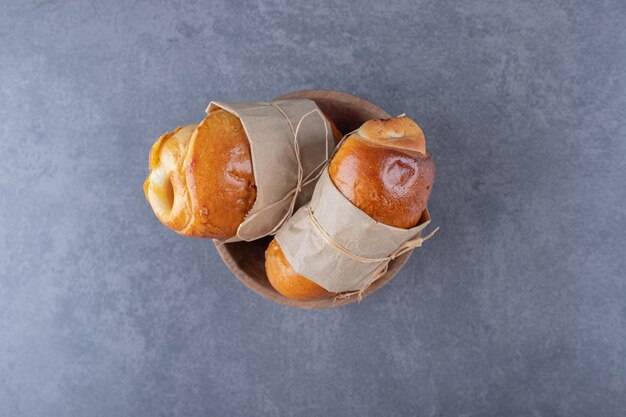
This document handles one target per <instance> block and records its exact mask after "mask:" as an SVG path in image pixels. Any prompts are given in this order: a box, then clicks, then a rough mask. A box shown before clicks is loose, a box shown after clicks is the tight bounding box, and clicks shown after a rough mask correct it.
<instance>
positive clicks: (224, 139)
mask: <svg viewBox="0 0 626 417" xmlns="http://www.w3.org/2000/svg"><path fill="white" fill-rule="evenodd" d="M185 166H186V178H187V185H188V188H189V190H190V196H191V201H192V206H193V216H192V217H193V219H194V221H193V222H191V223H190V224H189V226H188V227H187V228H186V229H185V230H184V234H186V235H188V236H198V237H210V238H213V239H220V240H223V239H228V238H231V237H233V236H234V235H235V234H236V233H237V228H238V227H239V225H240V224H241V222H243V220H244V219H245V217H246V215H247V214H248V212H249V211H250V209H252V206H253V205H254V202H255V201H256V184H255V181H254V172H253V170H252V156H251V153H250V143H249V142H248V138H247V136H246V133H245V131H244V129H243V126H242V124H241V121H240V120H239V118H238V117H237V116H235V115H233V114H231V113H229V112H227V111H225V110H221V109H220V110H216V111H212V112H211V113H210V114H209V115H208V116H207V117H206V118H205V119H204V120H203V121H202V122H201V123H200V124H199V125H198V128H197V129H196V131H195V132H194V135H193V137H192V138H191V143H190V144H189V152H188V154H187V157H186V159H185Z"/></svg>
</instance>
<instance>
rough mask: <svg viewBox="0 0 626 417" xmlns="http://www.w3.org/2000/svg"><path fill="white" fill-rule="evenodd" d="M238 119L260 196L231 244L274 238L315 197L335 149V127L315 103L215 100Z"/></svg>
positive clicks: (211, 106) (211, 107) (211, 108)
mask: <svg viewBox="0 0 626 417" xmlns="http://www.w3.org/2000/svg"><path fill="white" fill-rule="evenodd" d="M219 108H221V109H224V110H226V111H228V112H230V113H232V114H234V115H235V116H237V117H239V119H240V120H241V124H242V125H243V128H244V130H245V132H246V135H247V137H248V141H249V142H250V151H251V156H252V169H253V172H254V180H255V182H256V187H257V196H256V201H255V202H254V205H253V206H252V209H251V210H250V212H249V213H248V214H247V216H246V218H245V220H244V221H243V222H242V223H241V225H239V228H238V229H237V235H236V236H235V237H233V238H231V239H229V240H227V241H226V242H235V241H241V240H244V241H251V240H255V239H259V238H261V237H264V236H267V235H270V234H273V233H275V232H276V230H278V228H279V227H280V226H281V225H282V223H283V222H284V221H286V220H287V219H288V218H289V217H291V215H292V214H293V212H294V211H295V210H296V209H297V208H298V207H300V206H301V205H302V204H304V203H306V202H307V201H308V200H309V199H310V196H311V193H312V191H313V187H314V185H315V180H316V179H317V177H318V176H319V174H320V173H321V170H322V169H323V166H324V163H325V162H326V161H327V160H328V157H329V155H330V153H331V152H332V150H333V148H334V146H335V145H334V140H333V135H332V131H331V128H330V124H329V123H328V121H327V120H326V118H325V117H324V115H323V114H322V112H321V111H320V110H319V108H318V107H317V105H316V104H315V102H313V101H312V100H305V99H302V100H301V99H298V100H277V101H273V102H229V103H226V102H211V103H210V104H209V106H208V107H207V110H206V111H207V113H210V112H212V111H215V110H217V109H219Z"/></svg>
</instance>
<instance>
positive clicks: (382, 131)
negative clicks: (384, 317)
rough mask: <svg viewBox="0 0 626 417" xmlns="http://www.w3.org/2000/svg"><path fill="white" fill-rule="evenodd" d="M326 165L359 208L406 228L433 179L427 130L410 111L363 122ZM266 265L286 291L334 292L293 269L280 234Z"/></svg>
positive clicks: (301, 295) (304, 294) (315, 295)
mask: <svg viewBox="0 0 626 417" xmlns="http://www.w3.org/2000/svg"><path fill="white" fill-rule="evenodd" d="M328 171H329V175H330V178H331V180H332V182H333V184H334V185H335V186H336V187H337V189H338V190H339V191H340V192H341V193H342V194H343V195H344V196H345V197H346V198H347V199H348V200H349V201H350V202H351V203H352V204H354V205H355V206H356V207H358V208H359V209H360V210H361V211H363V212H365V213H366V214H367V215H369V216H370V217H371V218H373V219H374V220H376V221H378V222H381V223H384V224H386V225H389V226H394V227H398V228H404V229H410V228H412V227H414V226H416V225H417V224H418V222H419V220H420V218H421V216H422V213H423V212H424V210H425V209H426V203H427V202H428V197H429V196H430V192H431V189H432V186H433V183H434V180H435V164H434V162H433V161H432V159H431V157H430V155H429V154H428V153H427V152H426V140H425V138H424V133H423V132H422V130H421V129H420V127H419V126H418V125H417V124H416V123H415V122H414V121H413V120H411V119H409V118H408V117H398V118H392V119H387V120H370V121H368V122H366V123H364V124H363V125H362V126H361V127H360V128H359V129H358V130H357V131H356V132H355V133H353V134H351V135H350V136H348V137H347V138H346V139H345V140H344V141H343V143H342V144H341V146H340V147H339V149H338V150H337V151H336V152H335V155H334V156H333V158H332V159H331V161H330V165H329V167H328ZM265 267H266V272H267V276H268V279H269V281H270V283H271V284H272V286H273V287H274V288H275V289H276V290H277V291H278V292H279V293H281V294H282V295H284V296H285V297H288V298H291V299H294V300H315V299H319V298H328V297H331V296H333V293H330V292H328V291H326V290H325V289H324V288H322V287H320V286H319V285H317V284H315V283H314V282H312V281H310V280H309V279H307V278H305V277H303V276H301V275H299V274H298V273H297V272H295V271H294V270H293V268H292V267H291V265H290V264H289V261H288V260H287V259H286V258H285V255H284V253H283V251H282V249H281V248H280V245H279V244H278V242H277V241H276V240H273V241H272V242H271V243H270V246H269V248H268V251H267V253H266V261H265Z"/></svg>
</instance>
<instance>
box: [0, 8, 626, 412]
mask: <svg viewBox="0 0 626 417" xmlns="http://www.w3.org/2000/svg"><path fill="white" fill-rule="evenodd" d="M0 9H1V10H2V13H0V63H1V65H0V98H1V100H0V196H1V197H0V214H1V216H0V415H2V416H15V417H17V416H25V417H26V416H27V417H35V416H65V417H67V416H135V417H144V416H145V417H155V416H186V417H192V416H231V415H241V416H283V415H284V416H295V415H303V416H304V415H306V416H332V415H342V416H349V415H355V416H356V415H358V416H381V415H386V416H400V415H402V416H405V415H406V416H408V415H415V416H418V415H419V416H446V417H448V416H494V417H495V416H567V417H573V416H623V415H625V414H626V261H625V259H626V250H625V247H626V236H625V231H626V209H625V204H626V186H625V184H626V83H625V80H624V76H625V74H626V31H625V30H624V21H625V20H626V3H625V2H623V1H621V0H606V1H598V2H591V1H586V2H585V1H581V0H575V1H555V0H548V1H542V2H539V1H518V0H504V1H487V0H478V1H473V2H453V1H408V0H406V1H394V2H377V1H371V0H370V1H364V2H331V1H323V2H288V1H285V0H282V1H280V0H275V1H274V0H272V1H270V0H268V1H261V2H244V1H240V0H237V1H222V2H200V1H185V2H182V1H164V0H157V1H152V2H147V1H133V2H130V1H122V0H113V1H95V0H89V1H71V0H70V1H54V0H45V1H37V2H35V1H30V0H27V1H7V0H0ZM309 88H326V89H337V90H342V91H346V92H350V93H352V94H355V95H358V96H362V97H364V98H366V99H368V100H370V101H372V102H374V103H376V104H378V105H379V106H381V107H383V108H384V109H386V110H387V111H389V112H390V113H392V114H396V113H402V112H406V113H407V114H408V115H410V116H412V117H414V118H415V119H416V120H417V121H418V122H419V123H420V124H421V125H422V126H423V129H424V131H425V133H426V136H427V139H428V141H429V142H428V143H429V148H430V150H431V152H432V154H433V155H434V157H435V161H436V163H437V167H438V173H437V174H438V176H437V181H436V184H435V187H434V191H433V194H432V198H431V202H430V209H431V213H432V216H433V223H434V224H435V225H439V226H440V227H441V230H440V232H439V234H438V235H437V236H436V238H434V239H432V240H431V241H429V242H428V243H427V244H426V245H425V246H424V248H422V249H420V250H419V251H417V253H416V254H415V255H414V256H413V257H412V258H411V260H410V262H409V264H408V266H407V267H406V269H405V270H403V271H402V273H400V274H399V275H398V276H397V277H396V278H395V279H394V281H392V283H391V284H389V285H388V286H386V287H385V288H384V289H382V290H381V291H379V292H378V293H376V294H375V295H374V296H372V297H370V298H368V299H366V300H365V301H364V302H363V303H362V304H360V305H351V306H348V307H346V308H342V309H337V310H333V311H321V312H316V311H298V310H292V309H288V308H285V307H281V306H279V305H274V304H272V303H270V302H268V301H267V300H265V299H262V298H260V297H258V296H256V295H255V294H253V293H252V292H250V291H249V290H247V289H246V288H245V287H243V286H242V285H241V284H240V283H239V282H238V281H237V280H236V279H234V278H233V277H232V276H231V274H230V273H229V271H228V270H227V269H226V268H225V267H224V265H223V264H222V263H221V262H220V260H219V258H218V256H217V254H216V252H215V250H214V249H213V247H212V245H211V243H210V242H207V241H202V240H193V239H185V238H182V237H179V236H178V235H176V234H175V233H173V232H170V231H168V230H167V229H165V228H164V227H162V226H161V225H160V224H159V222H158V221H157V219H156V218H155V217H154V215H153V214H152V213H151V210H150V207H149V206H148V204H147V203H146V201H145V199H144V196H143V191H142V182H143V180H144V177H145V175H146V174H147V154H148V150H149V147H150V145H151V143H152V142H153V141H154V140H155V138H157V137H158V136H159V135H160V134H161V133H162V132H165V131H167V130H170V129H172V128H173V127H175V126H177V125H179V124H185V123H190V122H195V121H198V120H200V119H201V118H202V117H203V111H204V108H205V106H206V105H207V103H208V101H209V100H211V99H219V100H246V99H251V100H257V99H269V98H271V97H274V96H277V95H280V94H282V93H285V92H288V91H294V90H301V89H309Z"/></svg>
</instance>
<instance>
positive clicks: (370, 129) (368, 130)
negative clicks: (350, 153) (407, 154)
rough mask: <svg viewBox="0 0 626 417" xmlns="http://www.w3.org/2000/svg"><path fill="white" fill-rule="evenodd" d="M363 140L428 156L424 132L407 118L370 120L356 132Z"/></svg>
mask: <svg viewBox="0 0 626 417" xmlns="http://www.w3.org/2000/svg"><path fill="white" fill-rule="evenodd" d="M356 134H357V135H358V136H360V137H361V138H362V139H367V140H369V141H370V142H373V143H376V144H378V145H382V146H386V147H388V148H398V149H404V150H408V151H415V152H419V153H422V154H426V138H425V137H424V132H422V129H421V128H420V127H419V126H418V125H417V123H415V122H414V121H413V120H411V119H409V118H408V117H406V116H402V117H396V118H392V119H379V120H368V121H367V122H365V123H363V125H362V126H361V127H360V128H359V129H358V130H357V131H356Z"/></svg>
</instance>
